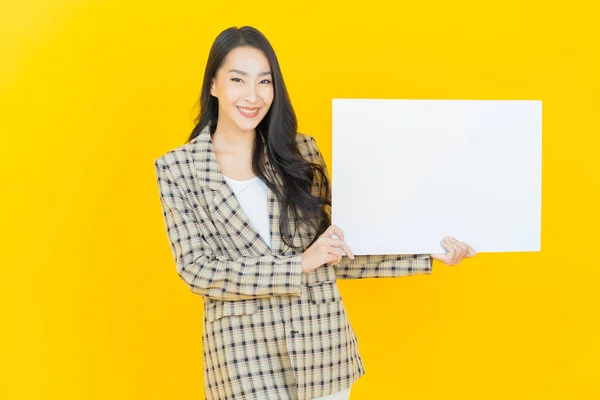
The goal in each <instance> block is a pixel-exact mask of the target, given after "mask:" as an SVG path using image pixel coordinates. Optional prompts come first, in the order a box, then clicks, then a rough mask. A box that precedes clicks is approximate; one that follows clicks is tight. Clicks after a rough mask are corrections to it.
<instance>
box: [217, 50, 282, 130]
mask: <svg viewBox="0 0 600 400" xmlns="http://www.w3.org/2000/svg"><path fill="white" fill-rule="evenodd" d="M210 94H211V95H212V96H214V97H216V98H217V99H218V103H219V121H218V125H219V128H220V129H226V130H234V131H236V130H237V131H252V130H254V128H256V126H257V125H258V123H259V122H260V121H261V120H262V119H263V118H264V116H265V115H266V114H267V112H268V111H269V108H270V107H271V103H272V102H273V94H274V93H273V76H272V75H271V68H270V67H269V61H268V60H267V57H265V55H264V54H263V52H262V51H260V50H258V49H256V48H253V47H247V46H246V47H237V48H235V49H233V50H232V51H230V52H229V54H228V55H227V56H226V57H225V60H224V62H223V64H222V65H221V68H219V69H218V70H217V73H216V76H215V78H213V81H212V86H211V89H210Z"/></svg>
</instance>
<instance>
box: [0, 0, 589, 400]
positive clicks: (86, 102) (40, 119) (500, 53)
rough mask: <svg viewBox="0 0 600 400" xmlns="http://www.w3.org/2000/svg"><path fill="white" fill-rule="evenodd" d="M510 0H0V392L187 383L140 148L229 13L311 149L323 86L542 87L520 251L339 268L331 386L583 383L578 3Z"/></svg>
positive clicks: (406, 389)
mask: <svg viewBox="0 0 600 400" xmlns="http://www.w3.org/2000/svg"><path fill="white" fill-rule="evenodd" d="M522 3H523V2H522V1H517V0H504V1H498V2H495V3H493V4H492V3H489V2H482V1H473V2H470V3H467V2H465V1H460V0H459V1H453V2H445V1H437V2H423V1H414V2H410V3H408V2H381V3H379V4H378V3H377V2H368V4H367V5H365V4H358V3H356V4H352V3H350V2H347V1H343V2H339V4H335V5H334V4H330V3H329V2H325V1H319V2H306V1H302V2H297V3H295V4H292V3H285V5H283V4H282V3H280V2H268V1H264V2H258V3H257V2H253V3H252V2H251V3H244V2H219V1H211V2H203V1H185V2H184V1H180V2H166V3H165V2H158V1H157V2H147V1H124V0H119V1H117V0H110V1H109V0H106V1H100V0H96V1H93V0H79V1H74V0H54V1H47V0H46V1H44V0H28V1H15V0H3V1H2V3H0V4H1V6H0V7H1V8H0V34H1V41H0V46H1V47H0V57H1V59H0V93H1V102H0V110H1V111H0V112H1V118H0V132H1V136H0V137H1V142H0V144H1V145H0V156H1V157H2V158H1V161H2V168H0V178H1V179H2V184H1V186H0V187H1V190H2V192H1V196H0V198H1V199H2V204H1V208H2V211H3V218H2V229H1V232H2V238H1V241H0V243H1V245H2V250H1V252H0V257H1V258H0V264H1V270H0V271H1V273H2V277H1V278H0V299H1V320H0V324H1V325H0V339H1V344H0V360H1V361H0V366H1V367H0V368H1V369H2V371H0V380H1V382H0V398H3V399H175V398H177V399H200V398H203V389H202V384H203V381H202V369H201V368H202V348H201V324H202V300H201V298H200V297H197V296H195V295H193V294H192V293H191V292H189V291H188V290H187V288H186V287H185V286H184V284H183V282H181V281H180V278H179V277H178V276H177V274H176V271H175V266H174V262H173V260H172V259H171V254H170V250H169V248H168V244H167V240H166V232H165V230H164V226H163V221H162V214H161V211H160V208H159V207H160V205H159V200H158V191H157V186H156V182H155V176H154V169H153V160H154V159H155V158H156V157H158V156H159V155H161V154H163V153H164V152H166V151H167V150H168V149H170V148H173V147H176V146H178V145H180V144H182V143H183V142H184V140H185V139H186V138H187V135H188V134H189V131H190V130H191V127H192V118H193V116H194V112H195V110H194V108H193V107H194V103H195V101H196V98H197V95H198V93H199V91H200V87H201V82H202V74H203V71H204V66H205V62H206V59H207V56H208V51H209V48H210V45H211V43H212V41H213V39H214V38H215V36H216V35H217V34H218V33H219V32H220V31H221V30H223V29H225V28H226V27H229V26H232V25H238V26H241V25H245V24H249V25H254V26H256V27H257V28H259V29H260V30H262V31H263V32H264V33H265V34H266V35H267V37H268V38H269V39H270V40H271V42H272V44H273V46H274V47H275V50H276V52H277V54H278V56H279V59H280V63H281V66H282V68H283V72H284V77H285V79H286V82H287V84H288V88H289V91H290V94H291V97H292V101H293V104H294V106H295V109H296V111H297V114H298V118H299V123H300V130H301V131H302V132H306V133H310V134H312V135H314V136H315V137H316V138H317V140H318V143H319V145H320V147H321V149H322V151H323V153H324V154H325V157H326V161H327V162H328V163H329V165H331V164H330V162H331V141H330V140H331V137H330V134H331V98H333V97H364V98H422V99H427V98H448V99H450V98H457V99H541V100H543V102H544V103H543V104H544V117H543V118H544V139H543V184H542V186H543V224H542V225H543V233H542V252H539V253H520V254H519V253H514V254H505V253H488V254H485V253H482V254H479V255H478V256H477V258H476V259H473V260H465V261H464V262H463V264H462V265H461V266H458V267H447V266H444V265H442V264H440V263H439V262H437V261H436V263H435V264H434V274H433V276H418V277H410V278H403V279H380V280H362V281H343V282H342V281H340V287H341V290H342V295H343V297H344V300H345V302H346V305H347V307H348V309H349V312H350V317H351V321H352V323H353V325H354V327H355V329H356V332H357V334H358V338H359V341H360V348H361V354H362V355H363V359H364V361H365V364H366V369H367V374H366V375H365V376H364V377H363V378H361V379H360V380H359V382H358V383H357V384H356V386H355V387H354V389H353V391H352V399H383V398H386V399H388V398H390V399H396V398H397V399H426V398H431V399H440V398H445V399H495V398H498V399H504V398H524V399H525V398H527V399H575V398H577V399H590V398H600V385H599V383H598V382H599V381H598V373H599V370H600V368H599V361H598V360H599V359H600V340H599V337H600V331H599V329H598V326H597V324H598V305H599V301H598V300H599V299H598V284H599V283H600V282H599V279H598V278H599V276H600V272H599V271H600V268H599V267H598V263H597V261H596V258H597V257H596V255H597V254H596V251H595V249H597V248H598V245H599V243H598V240H599V235H598V233H597V232H598V229H597V227H598V225H599V222H600V221H599V217H598V210H597V205H598V204H600V196H599V192H600V190H599V185H600V179H598V175H597V172H598V156H597V154H598V153H597V151H598V142H599V140H598V136H599V135H600V129H598V128H599V124H598V105H599V102H598V92H599V89H600V85H599V78H598V71H600V65H599V63H598V60H597V58H596V57H597V53H598V31H597V30H595V28H593V27H592V24H593V23H596V22H597V19H598V12H597V11H596V10H593V9H591V8H590V7H591V6H588V5H584V4H587V3H589V4H593V3H594V2H588V1H586V2H583V1H569V2H564V3H562V4H559V3H556V4H555V5H550V4H549V2H547V1H538V2H535V3H532V2H526V3H530V4H528V5H527V4H522ZM515 145H518V143H517V144H515ZM507 162H510V161H509V160H507ZM464 179H468V177H464ZM342 228H343V227H342Z"/></svg>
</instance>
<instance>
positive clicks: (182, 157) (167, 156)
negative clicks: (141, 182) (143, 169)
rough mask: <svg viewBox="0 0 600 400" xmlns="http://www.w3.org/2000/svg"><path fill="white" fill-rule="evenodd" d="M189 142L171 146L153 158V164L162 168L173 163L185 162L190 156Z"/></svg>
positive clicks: (168, 166)
mask: <svg viewBox="0 0 600 400" xmlns="http://www.w3.org/2000/svg"><path fill="white" fill-rule="evenodd" d="M190 146H191V144H190V143H185V144H183V145H180V146H177V147H174V148H171V149H169V150H167V151H166V152H164V153H163V154H161V155H160V156H158V157H157V158H155V159H154V165H155V166H161V167H163V168H170V167H171V166H173V165H174V164H181V163H184V164H185V163H187V162H189V161H188V160H189V159H190V158H191V157H192V152H191V147H190Z"/></svg>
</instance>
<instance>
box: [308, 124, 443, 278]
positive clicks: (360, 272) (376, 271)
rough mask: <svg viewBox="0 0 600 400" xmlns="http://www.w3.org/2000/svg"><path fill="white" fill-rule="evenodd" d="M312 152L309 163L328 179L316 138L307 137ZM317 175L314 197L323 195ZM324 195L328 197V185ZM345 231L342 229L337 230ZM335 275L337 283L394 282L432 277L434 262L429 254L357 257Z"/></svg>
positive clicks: (343, 263)
mask: <svg viewBox="0 0 600 400" xmlns="http://www.w3.org/2000/svg"><path fill="white" fill-rule="evenodd" d="M309 139H310V143H311V147H312V150H311V151H310V152H309V156H310V157H312V161H313V162H316V163H319V164H320V165H321V166H322V167H323V168H324V171H325V173H326V174H327V176H328V177H329V172H328V169H327V165H326V164H325V160H324V159H323V156H322V155H321V152H320V151H319V148H318V146H317V142H316V140H315V138H313V137H312V136H310V135H309ZM318 175H319V174H315V176H316V178H315V181H314V182H313V194H317V193H323V192H324V191H323V190H322V189H323V188H322V185H323V184H324V182H321V179H320V177H319V176H318ZM329 182H330V187H329V189H330V190H328V191H327V193H329V195H330V196H331V181H329ZM340 228H342V229H344V227H340ZM334 269H335V275H336V277H337V278H338V279H362V278H395V277H399V276H409V275H424V274H431V273H432V270H433V259H432V258H431V256H430V255H429V254H392V255H357V256H354V260H352V259H350V258H349V257H348V256H343V257H342V260H341V261H340V262H339V263H337V264H335V265H334Z"/></svg>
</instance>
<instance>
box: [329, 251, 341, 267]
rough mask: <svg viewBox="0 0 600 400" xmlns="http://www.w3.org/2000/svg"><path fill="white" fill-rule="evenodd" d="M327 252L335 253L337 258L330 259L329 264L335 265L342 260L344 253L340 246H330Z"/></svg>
mask: <svg viewBox="0 0 600 400" xmlns="http://www.w3.org/2000/svg"><path fill="white" fill-rule="evenodd" d="M327 252H328V254H333V255H335V259H334V260H333V261H330V262H329V265H335V264H337V263H339V262H340V261H342V257H343V254H342V250H340V249H339V248H337V247H329V249H328V251H327Z"/></svg>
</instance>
